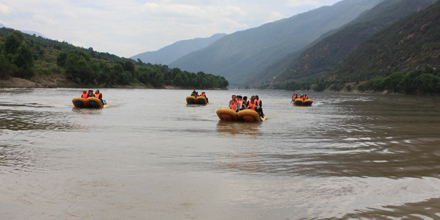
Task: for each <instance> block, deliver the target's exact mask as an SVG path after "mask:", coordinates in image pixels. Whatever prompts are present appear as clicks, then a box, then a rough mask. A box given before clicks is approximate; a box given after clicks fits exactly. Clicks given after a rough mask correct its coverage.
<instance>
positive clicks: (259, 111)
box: [255, 95, 264, 118]
mask: <svg viewBox="0 0 440 220" xmlns="http://www.w3.org/2000/svg"><path fill="white" fill-rule="evenodd" d="M255 99H256V102H257V104H258V108H256V111H257V112H258V114H260V117H262V118H263V117H264V114H263V102H262V101H261V100H260V98H259V97H258V95H255Z"/></svg>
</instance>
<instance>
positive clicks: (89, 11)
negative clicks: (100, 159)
mask: <svg viewBox="0 0 440 220" xmlns="http://www.w3.org/2000/svg"><path fill="white" fill-rule="evenodd" d="M338 1H340V0H270V1H267V0H266V1H262V0H181V1H178V0H144V1H141V0H124V1H121V0H95V1H90V0H2V1H1V2H0V23H1V24H3V25H5V26H7V27H11V28H14V29H17V30H28V31H37V32H40V33H41V34H43V35H44V36H46V37H48V38H50V39H56V40H59V41H63V40H64V41H67V42H69V43H72V44H74V45H76V46H82V47H86V48H88V47H93V48H94V50H96V51H100V52H109V53H113V54H116V55H118V56H124V57H130V56H133V55H136V54H138V53H141V52H146V51H154V50H158V49H160V48H162V47H164V46H167V45H169V44H172V43H174V42H176V41H179V40H185V39H192V38H196V37H209V36H211V35H213V34H216V33H227V34H230V33H233V32H235V31H240V30H245V29H248V28H252V27H257V26H260V25H262V24H264V23H267V22H271V21H275V20H279V19H282V18H287V17H291V16H293V15H295V14H298V13H301V12H306V11H309V10H311V9H314V8H318V7H320V6H323V5H332V4H334V3H336V2H338Z"/></svg>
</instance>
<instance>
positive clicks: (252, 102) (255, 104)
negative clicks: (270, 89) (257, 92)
mask: <svg viewBox="0 0 440 220" xmlns="http://www.w3.org/2000/svg"><path fill="white" fill-rule="evenodd" d="M259 107H260V106H259V105H258V102H257V99H256V97H255V96H254V95H253V96H251V99H250V100H249V109H250V110H254V111H257V108H259Z"/></svg>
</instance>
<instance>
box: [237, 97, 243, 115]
mask: <svg viewBox="0 0 440 220" xmlns="http://www.w3.org/2000/svg"><path fill="white" fill-rule="evenodd" d="M237 101H238V106H237V107H238V111H240V110H243V97H242V96H241V95H237Z"/></svg>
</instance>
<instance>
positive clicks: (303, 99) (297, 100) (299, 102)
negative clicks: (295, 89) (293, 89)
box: [290, 94, 313, 106]
mask: <svg viewBox="0 0 440 220" xmlns="http://www.w3.org/2000/svg"><path fill="white" fill-rule="evenodd" d="M290 103H292V104H293V105H296V106H312V104H313V100H311V99H309V97H308V96H307V94H305V95H304V94H301V95H300V96H298V94H293V96H292V101H291V102H290Z"/></svg>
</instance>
